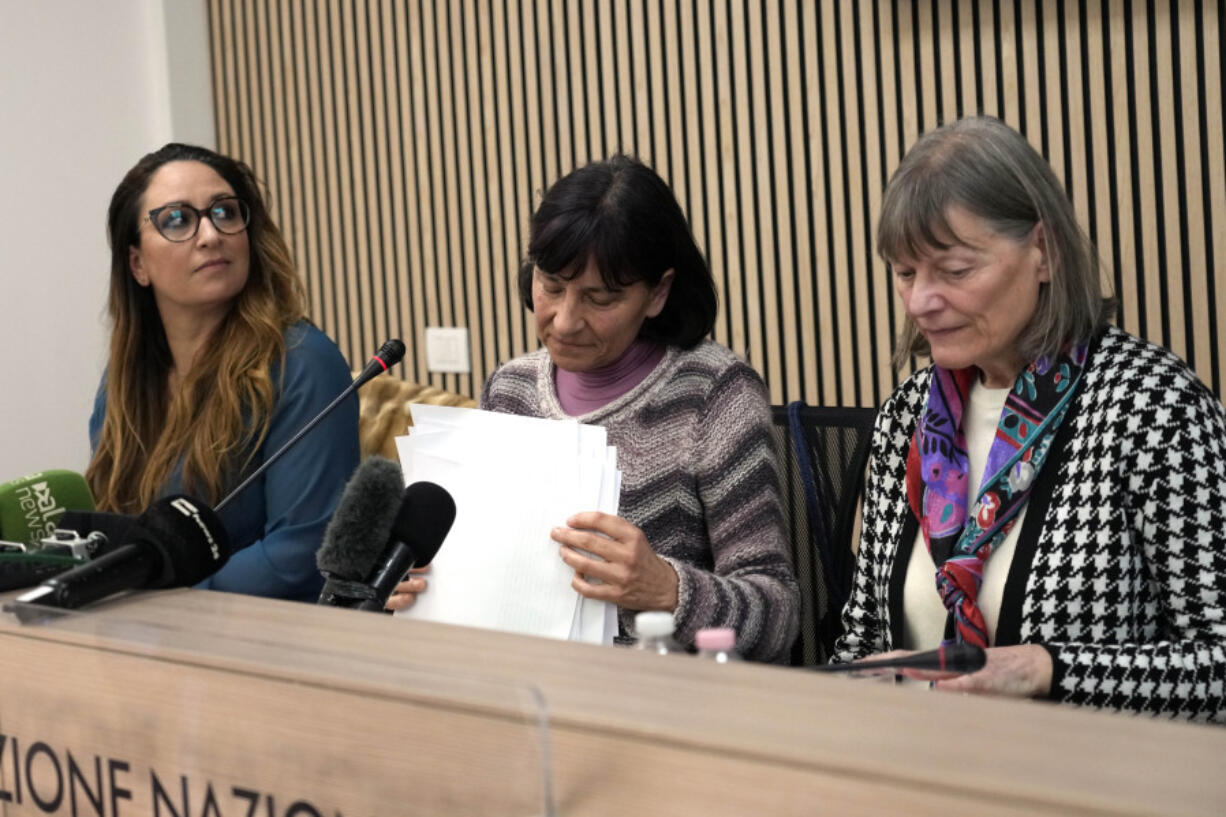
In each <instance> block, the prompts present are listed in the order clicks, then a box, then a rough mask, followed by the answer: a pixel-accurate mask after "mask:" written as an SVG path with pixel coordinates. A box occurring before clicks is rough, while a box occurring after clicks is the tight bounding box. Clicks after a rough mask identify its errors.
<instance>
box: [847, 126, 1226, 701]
mask: <svg viewBox="0 0 1226 817" xmlns="http://www.w3.org/2000/svg"><path fill="white" fill-rule="evenodd" d="M877 248H878V252H879V253H880V254H881V256H882V257H883V258H884V259H885V260H886V261H887V262H888V263H889V265H890V268H891V271H892V274H893V278H894V286H895V289H896V291H897V293H898V297H899V300H900V301H901V304H902V307H903V309H904V311H905V312H906V316H907V320H906V328H905V330H904V332H903V335H902V337H901V339H900V343H899V346H898V349H897V356H896V362H899V363H901V362H902V361H905V360H907V359H908V358H909V357H910V356H912V355H920V356H925V357H929V358H931V360H932V365H930V366H928V367H927V368H924V369H922V370H920V371H918V372H916V373H915V374H913V375H912V376H911V377H910V378H908V379H907V380H906V381H905V382H904V383H903V384H902V385H900V386H899V387H898V389H897V390H896V391H895V392H894V394H893V395H892V396H891V397H890V398H889V400H887V401H886V403H885V405H884V406H883V408H882V410H881V413H880V415H879V417H878V420H877V426H876V429H875V431H874V437H873V444H872V457H871V460H870V465H869V481H868V490H867V495H866V499H865V508H864V525H863V535H862V540H861V546H860V552H859V565H858V568H857V572H856V579H855V587H854V590H853V593H852V598H851V599H850V600H849V602H848V604H847V607H846V608H845V610H844V613H843V623H844V627H845V634H844V635H843V636H842V637H841V638H840V640H839V642H838V644H837V645H836V657H835V660H836V661H853V660H857V659H860V658H865V657H868V656H870V655H874V654H878V653H884V652H892V653H894V654H901V652H902V651H907V650H924V649H931V648H934V647H937V646H938V645H940V644H942V643H954V642H961V643H969V644H975V645H978V646H980V647H984V648H986V653H987V662H986V664H985V666H984V667H983V669H981V670H979V671H978V672H974V673H970V674H967V675H962V676H953V675H950V674H940V673H923V672H918V671H907V675H909V676H911V677H914V678H920V679H924V680H932V681H934V682H935V686H936V688H938V689H944V690H951V691H959V692H978V693H988V694H1002V695H1014V696H1027V697H1039V698H1050V699H1054V700H1059V701H1067V702H1071V703H1076V704H1082V705H1087V706H1093V707H1100V708H1104V709H1114V710H1121V711H1132V712H1138V713H1148V714H1153V715H1161V716H1166V717H1175V718H1185V719H1191V720H1209V721H1222V720H1226V610H1224V605H1226V556H1224V555H1223V551H1222V548H1221V547H1220V546H1219V537H1220V535H1221V531H1223V530H1224V529H1226V460H1224V458H1223V455H1224V454H1226V413H1224V412H1223V409H1222V404H1221V403H1220V402H1219V401H1218V400H1216V399H1215V398H1214V397H1213V395H1212V394H1210V393H1209V391H1208V390H1207V389H1206V388H1205V387H1204V385H1202V384H1201V383H1200V381H1199V380H1197V378H1196V376H1195V375H1194V374H1193V373H1192V372H1191V371H1190V370H1189V369H1188V367H1187V366H1186V365H1185V364H1184V363H1183V362H1182V361H1181V360H1179V359H1178V358H1177V357H1175V356H1174V355H1172V354H1171V353H1170V352H1168V351H1166V350H1165V349H1162V348H1160V347H1158V346H1155V345H1153V344H1150V343H1147V342H1145V341H1143V340H1140V339H1138V338H1135V337H1133V336H1131V335H1129V334H1128V333H1126V332H1123V331H1121V330H1120V329H1117V328H1113V327H1109V326H1108V325H1107V319H1108V315H1109V312H1110V302H1109V301H1107V300H1105V299H1104V298H1103V296H1102V292H1101V287H1100V283H1099V280H1100V279H1099V268H1098V261H1097V253H1096V252H1095V250H1094V247H1093V246H1092V245H1091V244H1090V242H1089V240H1088V239H1087V238H1086V237H1085V234H1084V233H1083V232H1082V231H1081V229H1080V228H1079V227H1078V225H1077V221H1076V217H1075V215H1074V213H1073V209H1072V206H1071V205H1070V203H1069V200H1068V198H1067V197H1066V196H1065V194H1064V191H1063V189H1062V187H1061V185H1060V183H1059V181H1058V180H1057V179H1056V177H1055V174H1053V173H1052V170H1051V168H1050V167H1049V166H1048V165H1047V163H1046V162H1045V161H1044V160H1043V159H1042V157H1040V156H1039V155H1038V153H1036V152H1035V151H1034V149H1033V148H1031V147H1030V145H1029V144H1027V142H1026V140H1025V139H1024V138H1023V137H1022V136H1021V135H1020V134H1019V133H1017V132H1016V131H1014V130H1013V129H1011V128H1010V127H1009V126H1007V125H1005V124H1004V123H1003V122H1000V121H999V120H996V119H990V118H974V119H966V120H962V121H959V122H955V123H953V124H950V125H947V126H945V127H942V128H939V129H937V130H935V131H932V132H930V133H928V134H926V135H924V136H923V137H922V138H921V139H920V140H919V141H918V142H917V143H916V145H915V146H914V147H913V148H912V149H911V151H910V152H909V153H908V154H907V155H906V157H905V158H904V159H903V161H902V163H901V165H900V166H899V168H898V170H897V171H896V172H895V174H894V176H893V178H892V179H891V180H890V183H889V186H888V187H887V189H886V193H885V201H884V203H883V206H882V215H881V221H880V224H879V226H878V231H877ZM989 557H990V558H989Z"/></svg>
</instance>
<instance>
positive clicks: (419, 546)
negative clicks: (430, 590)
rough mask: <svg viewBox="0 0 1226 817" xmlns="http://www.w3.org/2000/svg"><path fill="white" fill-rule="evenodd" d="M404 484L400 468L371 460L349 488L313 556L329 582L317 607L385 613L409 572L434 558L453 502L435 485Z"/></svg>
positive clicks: (447, 526)
mask: <svg viewBox="0 0 1226 817" xmlns="http://www.w3.org/2000/svg"><path fill="white" fill-rule="evenodd" d="M403 484H404V477H403V476H402V475H401V472H400V468H399V466H397V465H396V464H395V463H393V462H390V461H388V460H383V459H381V458H378V457H371V458H370V459H368V460H367V461H366V462H364V463H363V464H362V466H361V467H360V468H359V469H358V473H357V474H355V475H354V478H353V479H352V480H350V482H349V485H347V486H346V487H345V493H344V494H343V495H342V496H341V501H340V504H339V505H338V506H337V509H336V513H334V514H333V516H332V522H331V523H330V524H329V525H328V530H327V532H326V533H325V534H324V542H323V545H322V546H321V547H320V548H319V552H318V553H317V554H316V563H317V564H318V565H319V570H320V572H321V573H323V575H324V577H325V578H326V579H327V581H326V582H325V584H324V589H323V592H322V593H321V594H320V596H319V603H320V604H325V605H330V606H332V607H350V608H353V609H356V610H369V611H378V610H382V609H383V608H384V606H385V605H386V604H387V600H388V599H389V598H390V597H391V595H392V591H393V590H395V588H396V585H397V584H398V583H399V582H400V581H401V580H402V579H404V576H405V574H407V573H408V572H409V570H410V569H412V568H414V567H420V566H422V565H425V564H429V563H430V560H432V559H433V558H434V554H435V553H437V552H438V549H439V547H440V546H441V545H442V543H443V540H444V539H445V538H446V537H447V532H448V531H449V530H451V524H452V522H454V521H455V501H454V500H453V499H452V498H451V494H449V493H448V492H447V491H446V490H445V489H444V488H442V487H440V486H438V485H435V484H434V483H432V482H415V483H413V484H412V485H410V486H409V487H408V488H403V489H402V488H401V486H402V485H403ZM393 485H394V489H393Z"/></svg>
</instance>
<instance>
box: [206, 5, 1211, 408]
mask: <svg viewBox="0 0 1226 817" xmlns="http://www.w3.org/2000/svg"><path fill="white" fill-rule="evenodd" d="M1222 6H1223V2H1222V0H1218V2H1212V0H1156V2H1140V0H1132V2H1124V0H1084V1H1083V2H1075V0H1047V2H1036V0H991V1H990V2H989V1H988V0H864V2H860V3H844V2H840V0H767V2H761V3H758V2H738V0H630V2H616V1H615V0H509V2H506V3H492V4H490V3H483V2H480V0H445V1H444V0H439V2H433V0H344V1H342V0H318V2H308V3H297V2H293V0H269V2H255V0H209V23H210V29H211V46H212V56H213V92H214V104H215V107H216V117H217V141H218V145H219V147H220V149H221V150H222V151H224V152H227V153H230V154H232V155H234V156H237V157H239V158H241V159H243V160H244V161H247V162H249V163H250V164H251V165H252V166H253V167H254V168H255V169H256V172H257V174H258V175H260V176H261V178H263V179H264V180H265V181H266V183H267V185H268V189H269V193H270V195H271V198H272V206H273V211H274V214H275V216H276V218H277V219H278V220H279V222H280V223H281V225H282V226H283V228H284V229H285V232H286V235H287V238H288V240H289V242H290V246H291V248H292V250H293V252H294V254H295V256H296V258H297V260H298V263H299V265H300V267H301V269H302V272H303V275H304V279H305V281H306V284H307V288H308V291H309V296H310V301H309V303H310V308H311V311H312V317H313V318H314V320H315V321H316V322H317V323H318V324H319V325H320V326H321V327H322V328H323V329H324V330H325V331H326V332H328V333H329V334H330V335H331V336H332V337H334V338H335V339H336V340H337V342H338V344H339V345H340V346H341V349H342V350H343V351H344V352H345V354H346V355H347V356H348V357H349V358H350V360H351V361H352V362H353V363H354V365H355V366H356V365H358V364H360V362H361V361H362V360H363V359H364V358H365V357H366V356H367V355H368V354H369V353H370V352H371V351H372V350H373V349H374V348H376V346H377V345H378V344H379V343H380V342H381V341H382V340H383V339H384V338H385V337H386V336H389V335H399V336H402V337H404V338H405V340H406V341H407V342H408V343H409V345H410V354H409V356H408V358H407V359H406V368H407V371H406V376H407V377H409V378H411V379H414V380H418V381H421V382H429V383H432V384H433V385H437V386H441V387H443V388H447V389H451V390H455V391H460V392H463V393H466V394H470V395H476V394H478V393H479V391H480V388H481V384H482V383H483V381H484V379H485V377H486V376H487V375H488V374H489V373H490V372H491V371H492V370H493V369H494V368H495V367H496V366H497V365H498V363H500V362H502V361H505V360H507V359H509V358H511V357H513V356H515V355H518V354H521V353H523V352H525V351H527V350H529V349H530V348H534V347H535V345H536V344H535V333H534V331H533V324H532V321H531V316H530V315H529V314H528V313H527V312H526V311H525V310H523V309H522V307H521V306H520V303H519V296H518V292H517V289H516V286H515V280H514V278H515V274H516V270H517V268H518V259H519V258H520V256H521V254H522V252H523V246H524V235H525V232H526V228H527V222H528V218H529V216H530V215H531V212H532V209H533V207H534V205H535V203H536V202H537V201H539V197H540V193H541V191H542V190H544V189H545V188H546V187H547V186H548V185H549V184H551V183H552V182H553V181H555V180H556V179H557V178H558V177H559V176H560V175H561V174H563V173H566V172H568V171H569V170H571V169H573V168H574V167H576V166H578V165H581V164H583V163H585V162H587V161H590V160H591V159H594V158H598V157H603V156H607V155H609V154H610V153H613V152H615V151H619V150H620V151H624V152H627V153H632V154H636V155H638V156H640V157H641V158H643V159H644V160H646V161H648V162H649V163H651V164H652V165H653V166H655V167H656V168H657V169H658V170H659V172H660V173H661V175H663V176H664V177H665V178H666V179H668V180H669V182H670V183H671V184H672V185H673V187H674V190H675V191H676V193H677V197H678V199H679V200H680V201H681V203H682V206H683V207H684V209H685V210H686V212H687V213H688V214H689V216H690V220H691V223H692V225H693V228H694V233H695V236H696V237H697V239H698V242H699V244H700V246H701V247H702V248H703V249H704V251H705V252H706V253H707V256H708V258H709V260H710V262H711V265H712V269H713V271H714V273H715V278H716V282H717V286H718V289H719V293H720V300H721V313H720V316H719V319H718V321H717V323H716V328H715V338H716V339H717V340H719V341H720V342H722V343H725V344H727V345H729V346H731V347H732V348H733V349H735V350H736V351H737V352H739V353H741V354H743V355H745V356H746V357H747V358H748V359H749V360H750V361H751V362H752V363H753V365H754V366H755V367H756V368H757V369H758V370H759V371H760V372H762V374H763V376H764V377H765V378H766V380H767V383H768V384H769V386H770V390H771V399H772V400H773V401H774V402H777V403H781V402H786V401H788V400H794V399H803V400H806V401H808V402H810V403H819V404H826V405H835V404H841V405H875V404H878V403H879V402H880V401H881V400H882V399H884V397H885V396H886V395H887V394H888V393H889V391H890V389H891V388H892V387H893V385H894V384H895V383H896V382H897V379H898V377H899V376H900V374H905V372H903V373H896V372H893V371H892V370H891V369H890V365H889V358H890V350H891V343H892V338H893V337H894V335H896V333H897V331H898V329H899V327H900V325H901V321H902V314H901V310H900V309H899V308H898V307H897V304H896V303H895V301H894V298H893V294H892V291H891V286H890V282H889V278H888V275H887V272H886V269H885V266H884V264H883V263H882V262H881V261H880V259H878V258H877V257H876V256H875V254H874V253H873V235H874V231H875V228H876V214H877V210H878V209H879V206H880V201H881V192H882V188H883V187H884V185H885V183H886V181H887V180H888V178H889V175H890V173H891V172H893V170H894V168H895V167H897V165H898V162H899V161H900V159H901V157H902V155H903V153H904V152H905V150H906V148H907V147H908V146H910V145H911V144H912V143H913V142H914V141H915V139H916V138H917V137H918V135H919V134H920V133H922V132H924V131H925V130H927V129H929V128H931V127H933V126H935V125H936V124H938V123H940V122H943V121H948V120H950V119H952V118H955V117H958V116H963V115H966V114H971V113H975V112H983V113H990V114H994V115H998V116H1001V117H1002V118H1004V119H1005V120H1006V121H1007V122H1009V123H1010V124H1011V125H1013V126H1014V127H1016V128H1018V129H1019V130H1021V131H1022V132H1023V133H1025V134H1026V135H1027V138H1029V139H1030V140H1031V143H1032V144H1034V145H1035V147H1036V148H1038V149H1039V150H1040V151H1041V152H1042V153H1043V154H1044V155H1045V156H1046V157H1047V158H1048V160H1049V161H1050V162H1051V163H1052V166H1053V167H1054V168H1055V170H1056V173H1057V175H1058V176H1060V178H1061V179H1062V180H1064V182H1065V184H1066V186H1067V188H1068V192H1069V196H1070V198H1071V199H1072V201H1073V204H1074V206H1075V208H1076V210H1077V213H1078V214H1079V216H1080V217H1081V219H1082V222H1083V224H1084V226H1085V227H1086V229H1087V230H1088V231H1089V233H1090V235H1091V237H1092V238H1093V239H1094V240H1095V241H1096V242H1097V243H1098V245H1099V248H1100V252H1101V255H1102V258H1103V260H1104V271H1103V275H1104V280H1105V281H1106V282H1107V283H1108V285H1109V286H1110V288H1111V289H1112V291H1114V292H1115V294H1116V295H1117V297H1118V298H1119V301H1120V308H1119V312H1118V321H1119V323H1120V324H1121V325H1122V326H1124V327H1125V328H1126V329H1128V330H1130V331H1132V332H1135V333H1137V334H1139V335H1142V336H1144V337H1147V338H1149V339H1151V340H1154V341H1156V342H1158V343H1162V344H1163V345H1166V346H1168V347H1169V348H1171V349H1172V350H1174V351H1175V352H1177V353H1178V354H1180V355H1181V356H1183V357H1185V358H1186V359H1187V360H1188V361H1189V362H1190V363H1191V364H1192V365H1193V366H1194V367H1195V369H1196V370H1197V372H1198V373H1199V374H1200V376H1201V378H1202V379H1204V380H1205V382H1206V383H1207V384H1209V385H1210V387H1211V388H1212V389H1213V390H1214V392H1215V393H1216V394H1218V395H1219V396H1221V394H1222V389H1223V380H1224V378H1226V355H1224V354H1223V352H1224V351H1226V350H1224V349H1223V348H1222V344H1223V342H1224V339H1223V333H1222V331H1221V330H1222V328H1223V327H1224V325H1226V291H1224V290H1226V287H1222V286H1218V285H1217V282H1216V281H1215V279H1214V276H1215V272H1216V270H1217V269H1219V268H1221V264H1222V263H1223V260H1224V257H1223V256H1224V249H1223V244H1224V243H1226V240H1224V239H1223V236H1226V155H1224V153H1226V151H1224V148H1223V132H1224V131H1226V119H1224V117H1223V112H1222V86H1223V77H1224V74H1223V71H1224V70H1226V59H1223V53H1222V50H1223V44H1224V43H1226V39H1224V38H1223V36H1222V25H1223V13H1222ZM438 325H462V326H467V327H468V328H469V332H470V342H471V349H472V361H473V373H472V374H471V375H460V376H457V375H445V376H444V375H437V374H430V373H428V372H427V371H426V358H425V349H424V341H423V338H424V330H425V327H426V326H438Z"/></svg>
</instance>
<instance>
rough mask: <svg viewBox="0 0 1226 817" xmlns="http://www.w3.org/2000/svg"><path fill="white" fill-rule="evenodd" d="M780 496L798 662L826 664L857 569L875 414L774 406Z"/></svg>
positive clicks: (795, 659)
mask: <svg viewBox="0 0 1226 817" xmlns="http://www.w3.org/2000/svg"><path fill="white" fill-rule="evenodd" d="M771 412H772V415H773V419H774V437H775V450H776V452H777V454H778V457H779V479H780V491H781V493H782V495H783V505H784V516H785V522H786V523H787V525H788V532H789V534H790V537H791V542H790V547H791V550H792V562H793V564H794V565H795V566H796V578H797V580H798V581H799V583H800V604H801V607H800V635H799V637H798V638H797V639H796V644H795V646H794V647H793V649H792V664H793V665H796V666H812V665H815V664H820V663H825V662H826V661H827V660H828V659H829V658H830V655H831V652H832V650H833V647H834V641H835V639H836V638H837V637H838V636H839V633H840V631H841V622H840V616H841V615H842V611H843V605H844V604H845V603H846V601H847V596H848V594H849V593H850V592H851V580H852V573H853V572H854V570H855V558H856V557H855V552H854V550H853V548H854V543H853V541H852V535H853V532H854V528H855V523H856V513H857V510H858V507H859V501H860V496H861V494H862V493H863V491H864V476H865V470H866V467H867V465H868V452H869V443H870V441H871V438H872V432H873V420H874V417H875V416H876V410H875V409H864V408H832V407H822V406H807V405H805V404H804V403H800V402H796V403H792V404H790V405H788V406H772V407H771Z"/></svg>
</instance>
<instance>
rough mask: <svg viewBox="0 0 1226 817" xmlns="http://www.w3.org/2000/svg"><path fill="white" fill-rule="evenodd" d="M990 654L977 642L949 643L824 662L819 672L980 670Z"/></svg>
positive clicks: (818, 668) (816, 668)
mask: <svg viewBox="0 0 1226 817" xmlns="http://www.w3.org/2000/svg"><path fill="white" fill-rule="evenodd" d="M986 661H987V654H986V653H984V651H983V649H982V648H981V647H976V646H975V645H974V644H946V645H944V646H941V647H938V648H937V649H935V650H928V651H926V652H915V653H911V654H910V655H902V656H899V657H898V658H881V659H877V660H875V661H853V662H852V663H850V664H821V665H819V666H816V667H814V669H815V670H817V671H818V672H861V671H866V670H875V669H918V670H932V671H935V672H961V673H967V672H977V671H979V670H981V669H983V665H984V663H985V662H986Z"/></svg>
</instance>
